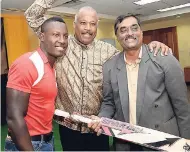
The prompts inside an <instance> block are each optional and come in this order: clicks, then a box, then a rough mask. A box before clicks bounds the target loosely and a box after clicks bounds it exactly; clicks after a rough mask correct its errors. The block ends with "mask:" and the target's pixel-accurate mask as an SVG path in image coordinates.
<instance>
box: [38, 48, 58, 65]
mask: <svg viewBox="0 0 190 152" xmlns="http://www.w3.org/2000/svg"><path fill="white" fill-rule="evenodd" d="M40 48H41V50H42V51H43V52H44V54H45V56H46V57H47V59H48V62H49V64H50V66H51V67H52V68H53V66H54V63H55V61H56V58H55V57H53V56H51V55H49V54H48V53H47V51H46V49H45V48H44V46H43V45H40Z"/></svg>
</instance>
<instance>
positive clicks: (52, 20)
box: [41, 16, 65, 33]
mask: <svg viewBox="0 0 190 152" xmlns="http://www.w3.org/2000/svg"><path fill="white" fill-rule="evenodd" d="M51 22H61V23H64V24H65V21H64V20H63V19H62V18H61V17H59V16H54V17H50V18H48V19H47V20H45V21H44V23H43V24H42V25H41V32H42V33H43V32H44V31H45V27H46V25H47V24H49V23H51Z"/></svg>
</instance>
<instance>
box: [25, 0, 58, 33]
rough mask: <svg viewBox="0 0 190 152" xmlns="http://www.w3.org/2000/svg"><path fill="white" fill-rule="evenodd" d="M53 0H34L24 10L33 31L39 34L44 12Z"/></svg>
mask: <svg viewBox="0 0 190 152" xmlns="http://www.w3.org/2000/svg"><path fill="white" fill-rule="evenodd" d="M54 1H55V0H36V1H35V2H34V3H33V4H32V5H31V6H30V7H29V8H28V9H27V10H26V12H25V16H26V20H27V21H28V24H29V26H30V27H31V28H32V29H33V30H34V32H36V33H37V35H39V32H40V26H41V25H42V24H43V22H44V21H45V20H46V18H45V16H44V15H45V13H46V11H47V10H48V9H49V8H51V6H52V4H53V3H54Z"/></svg>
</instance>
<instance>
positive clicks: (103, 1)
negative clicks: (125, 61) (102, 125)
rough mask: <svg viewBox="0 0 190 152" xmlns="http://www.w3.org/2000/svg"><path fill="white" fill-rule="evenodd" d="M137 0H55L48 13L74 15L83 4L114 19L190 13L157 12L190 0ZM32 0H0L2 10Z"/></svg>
mask: <svg viewBox="0 0 190 152" xmlns="http://www.w3.org/2000/svg"><path fill="white" fill-rule="evenodd" d="M135 1H137V0H57V1H56V2H55V3H54V5H53V8H52V9H50V10H49V13H51V14H56V13H59V14H60V13H61V14H62V13H63V14H67V16H68V15H69V16H72V15H74V14H75V13H76V12H77V10H78V9H79V8H81V7H83V6H92V7H93V8H94V9H96V10H97V12H98V14H99V16H100V17H101V18H105V19H115V18H116V17H117V16H118V15H121V14H127V13H133V14H138V15H139V17H140V18H141V20H142V21H148V20H153V19H160V18H165V17H170V16H176V15H181V14H186V13H190V7H186V8H183V9H177V10H173V11H168V12H162V13H160V12H158V11H157V10H158V9H163V8H168V7H171V6H176V5H181V4H186V3H190V0H161V1H159V2H154V3H150V4H146V5H144V6H140V5H136V4H134V3H133V2H135ZM33 2H34V0H2V2H1V7H2V10H12V11H19V10H25V9H27V8H28V7H29V6H30V5H31V4H32V3H33Z"/></svg>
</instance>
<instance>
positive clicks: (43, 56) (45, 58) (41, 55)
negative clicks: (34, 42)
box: [37, 48, 48, 63]
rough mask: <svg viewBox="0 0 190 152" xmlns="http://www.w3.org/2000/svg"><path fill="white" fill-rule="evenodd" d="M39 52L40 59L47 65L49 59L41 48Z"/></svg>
mask: <svg viewBox="0 0 190 152" xmlns="http://www.w3.org/2000/svg"><path fill="white" fill-rule="evenodd" d="M37 51H38V53H39V55H40V57H41V58H42V60H43V62H44V63H47V62H48V58H47V56H46V55H45V53H44V52H43V51H42V50H41V48H38V49H37Z"/></svg>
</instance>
